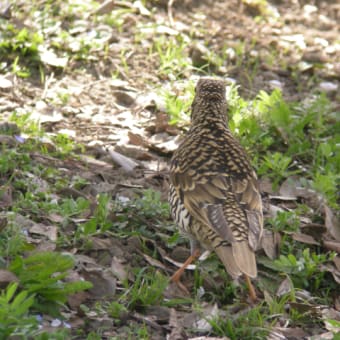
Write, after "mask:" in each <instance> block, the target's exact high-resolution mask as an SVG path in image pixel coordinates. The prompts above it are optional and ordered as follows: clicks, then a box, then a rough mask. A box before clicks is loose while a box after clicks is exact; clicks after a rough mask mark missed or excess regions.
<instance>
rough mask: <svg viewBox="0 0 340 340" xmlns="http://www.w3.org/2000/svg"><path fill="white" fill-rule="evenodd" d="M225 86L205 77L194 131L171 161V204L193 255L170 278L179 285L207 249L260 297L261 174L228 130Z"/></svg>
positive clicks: (194, 116) (201, 81)
mask: <svg viewBox="0 0 340 340" xmlns="http://www.w3.org/2000/svg"><path fill="white" fill-rule="evenodd" d="M227 111H228V106H227V100H226V83H225V82H224V81H223V80H220V79H214V78H200V79H199V80H198V82H197V84H196V87H195V96H194V99H193V102H192V105H191V116H190V127H189V130H188V131H187V133H186V134H185V136H184V138H183V140H182V141H181V142H180V144H179V146H178V148H177V150H176V151H175V152H174V154H173V156H172V158H171V162H170V176H169V177H170V185H169V198H168V200H169V205H170V212H171V216H172V218H173V219H174V221H175V222H176V224H177V225H178V228H179V231H180V233H182V234H183V235H184V236H186V237H187V238H189V240H190V248H191V255H190V256H189V258H188V259H187V260H186V261H185V262H184V264H183V265H182V267H181V268H179V269H178V270H177V272H176V273H175V274H174V275H173V276H172V277H171V281H173V282H176V283H179V282H180V276H181V275H182V273H183V272H184V270H185V268H186V267H187V266H188V265H189V264H190V263H192V262H193V261H194V260H195V259H196V258H197V257H198V256H199V254H200V253H201V250H202V249H205V250H209V251H214V252H215V253H216V254H217V256H218V258H219V259H220V260H221V262H222V263H223V265H224V267H225V269H226V271H227V272H228V273H229V275H230V276H231V277H232V278H233V279H238V278H239V277H241V276H242V275H244V277H245V281H246V284H247V286H248V290H249V296H250V299H251V300H252V301H256V299H257V296H256V292H255V289H254V287H253V285H252V283H251V279H254V278H256V277H257V264H256V256H255V251H256V250H257V249H258V248H259V245H260V242H261V237H262V232H263V212H262V199H261V194H260V190H259V183H258V179H257V175H256V173H255V171H254V169H253V167H252V166H251V163H250V161H249V158H248V156H247V154H246V151H245V150H244V148H243V147H242V146H241V144H240V142H239V141H238V140H237V139H236V138H235V137H234V135H233V134H232V132H231V131H230V129H229V126H228V116H227Z"/></svg>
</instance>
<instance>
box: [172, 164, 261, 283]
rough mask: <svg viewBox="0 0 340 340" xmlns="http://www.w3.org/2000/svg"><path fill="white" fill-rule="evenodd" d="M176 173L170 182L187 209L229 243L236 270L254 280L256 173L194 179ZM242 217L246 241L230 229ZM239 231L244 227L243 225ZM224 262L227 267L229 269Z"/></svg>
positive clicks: (258, 205)
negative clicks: (245, 223) (244, 223)
mask: <svg viewBox="0 0 340 340" xmlns="http://www.w3.org/2000/svg"><path fill="white" fill-rule="evenodd" d="M178 170H179V169H177V171H172V175H171V181H172V183H173V185H174V187H175V188H176V190H177V193H178V195H179V196H180V197H181V198H182V200H183V204H184V206H185V207H186V209H187V210H188V211H189V212H190V214H191V215H192V216H194V217H195V218H196V219H197V220H199V221H200V222H201V223H203V224H204V225H206V226H208V227H210V228H212V229H214V231H215V232H217V233H218V235H219V236H220V237H221V238H222V239H223V240H226V241H228V242H229V243H230V244H231V246H232V254H233V257H234V259H235V262H236V264H237V266H238V268H239V269H240V270H241V271H242V272H243V273H245V274H247V275H249V276H250V277H256V275H257V270H256V261H255V255H254V251H255V250H256V248H257V246H258V244H259V242H260V238H261V234H262V224H263V222H262V219H263V218H262V201H261V196H260V194H259V190H258V187H257V181H256V175H255V173H254V174H253V176H244V177H243V178H238V177H236V176H226V175H225V176H223V175H211V176H209V175H208V176H207V174H205V176H202V177H200V176H197V177H196V174H195V173H194V172H193V171H191V170H189V171H187V172H181V171H178ZM235 198H236V199H235ZM228 209H229V211H230V215H228ZM244 215H245V216H246V220H247V222H248V223H247V224H248V230H245V232H246V233H247V235H248V239H245V238H242V237H241V238H240V235H239V234H238V231H237V232H236V233H235V232H233V230H235V228H234V229H233V228H232V226H233V225H234V226H235V223H236V224H237V223H241V222H240V221H241V220H244ZM241 225H242V223H241ZM242 228H243V229H244V228H246V227H245V226H244V225H243V226H242ZM236 229H237V228H236ZM226 249H227V248H226ZM229 249H230V248H229ZM229 249H228V251H229V252H230V250H229ZM218 250H219V252H217V254H218V255H219V257H220V258H221V259H222V261H223V256H222V255H223V254H222V252H225V251H224V250H221V249H218ZM224 257H225V256H224ZM223 262H224V263H225V265H226V267H227V266H230V265H227V264H226V262H225V261H223ZM227 270H228V268H227Z"/></svg>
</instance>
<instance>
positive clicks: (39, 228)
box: [29, 223, 58, 242]
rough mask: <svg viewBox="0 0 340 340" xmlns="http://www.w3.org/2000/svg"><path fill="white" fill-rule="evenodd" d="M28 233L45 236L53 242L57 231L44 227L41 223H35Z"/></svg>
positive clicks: (51, 227)
mask: <svg viewBox="0 0 340 340" xmlns="http://www.w3.org/2000/svg"><path fill="white" fill-rule="evenodd" d="M29 232H30V233H31V234H38V235H43V236H46V237H47V238H48V239H50V240H51V241H53V242H55V241H57V238H58V229H57V228H56V227H54V226H49V225H44V224H41V223H37V224H35V225H33V226H32V227H31V228H29Z"/></svg>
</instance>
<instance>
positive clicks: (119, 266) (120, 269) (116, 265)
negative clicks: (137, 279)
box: [111, 256, 130, 282]
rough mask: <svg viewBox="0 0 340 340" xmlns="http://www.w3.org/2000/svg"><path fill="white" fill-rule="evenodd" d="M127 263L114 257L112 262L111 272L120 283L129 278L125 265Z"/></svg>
mask: <svg viewBox="0 0 340 340" xmlns="http://www.w3.org/2000/svg"><path fill="white" fill-rule="evenodd" d="M124 262H125V261H124V260H122V259H120V258H118V257H116V256H113V257H112V261H111V270H112V273H113V275H115V276H116V277H117V278H118V280H119V281H120V282H124V281H125V280H126V279H128V278H129V276H130V275H129V272H128V271H127V270H126V269H125V267H126V266H124V265H123V263H124Z"/></svg>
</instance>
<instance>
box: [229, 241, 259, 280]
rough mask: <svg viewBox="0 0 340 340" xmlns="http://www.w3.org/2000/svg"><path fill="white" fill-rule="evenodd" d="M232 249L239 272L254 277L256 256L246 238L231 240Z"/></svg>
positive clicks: (255, 273) (255, 274)
mask: <svg viewBox="0 0 340 340" xmlns="http://www.w3.org/2000/svg"><path fill="white" fill-rule="evenodd" d="M232 249H233V257H234V260H235V262H236V264H237V266H238V268H239V269H240V270H241V272H242V273H244V274H246V275H248V276H249V277H251V278H255V277H256V276H257V265H256V258H255V253H254V251H253V250H252V249H251V248H250V246H249V242H248V240H244V241H237V242H233V244H232Z"/></svg>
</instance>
